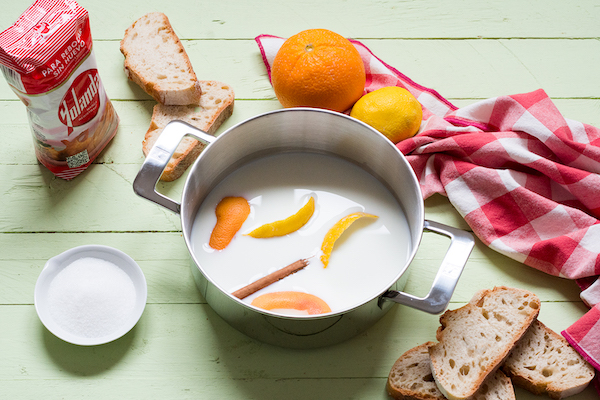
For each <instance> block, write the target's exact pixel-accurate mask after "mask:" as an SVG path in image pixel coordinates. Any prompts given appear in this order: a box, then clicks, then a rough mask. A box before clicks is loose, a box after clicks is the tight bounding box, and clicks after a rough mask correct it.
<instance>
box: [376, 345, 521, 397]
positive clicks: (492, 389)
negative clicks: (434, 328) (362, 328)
mask: <svg viewBox="0 0 600 400" xmlns="http://www.w3.org/2000/svg"><path fill="white" fill-rule="evenodd" d="M433 345H434V343H433V342H426V343H423V344H422V345H420V346H417V347H414V348H412V349H410V350H408V351H407V352H406V353H404V354H403V355H402V356H400V358H398V360H397V361H396V362H395V363H394V366H393V367H392V369H391V371H390V374H389V376H388V380H387V391H388V393H389V395H390V396H392V397H393V398H395V399H398V400H445V399H446V398H445V397H444V395H443V394H442V392H440V390H439V389H438V387H437V386H436V384H435V381H434V379H433V376H432V374H431V362H430V359H429V351H428V349H429V347H431V346H433ZM473 399H474V400H515V391H514V389H513V385H512V382H511V381H510V379H509V378H508V377H507V376H506V375H504V373H502V371H500V370H498V371H496V373H495V374H494V375H492V376H491V377H490V378H489V379H488V380H486V381H485V382H484V383H483V384H482V385H481V387H480V388H479V390H478V391H477V392H476V393H475V395H474V397H473Z"/></svg>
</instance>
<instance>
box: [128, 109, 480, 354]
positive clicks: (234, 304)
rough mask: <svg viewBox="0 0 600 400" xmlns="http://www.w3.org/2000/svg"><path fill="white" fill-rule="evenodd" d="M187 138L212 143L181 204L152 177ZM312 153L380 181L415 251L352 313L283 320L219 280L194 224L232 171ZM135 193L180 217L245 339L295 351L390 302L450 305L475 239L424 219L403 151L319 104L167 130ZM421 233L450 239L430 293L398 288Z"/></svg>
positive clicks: (346, 331) (427, 307)
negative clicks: (207, 128)
mask: <svg viewBox="0 0 600 400" xmlns="http://www.w3.org/2000/svg"><path fill="white" fill-rule="evenodd" d="M186 135H190V136H192V137H195V138H196V139H198V140H200V141H202V142H205V143H207V144H208V146H207V147H206V148H205V149H204V151H203V152H202V153H201V155H200V157H198V159H197V160H196V162H195V164H194V165H193V166H192V167H191V170H190V171H189V175H188V178H187V180H186V182H185V186H184V189H183V193H182V198H181V203H178V202H176V201H174V200H172V199H169V198H168V197H166V196H164V195H162V194H160V193H158V192H157V191H156V189H155V187H156V183H157V182H158V179H159V177H160V175H161V173H162V171H163V169H164V167H165V166H166V164H167V162H168V160H169V158H170V157H171V154H172V153H173V152H174V151H175V149H176V147H177V145H178V144H179V142H180V141H181V139H182V138H183V137H184V136H186ZM290 151H293V152H299V151H300V152H313V153H321V154H328V155H332V156H336V157H341V158H343V159H345V160H349V161H351V162H353V163H355V164H356V165H358V166H360V167H362V168H363V169H364V170H366V171H367V172H369V173H371V174H372V175H373V176H375V177H376V178H377V179H379V180H380V181H381V182H382V183H383V184H384V185H385V186H386V187H387V188H388V189H389V191H390V192H391V193H392V194H393V195H394V197H395V198H396V199H397V201H398V203H399V204H400V206H401V207H402V209H403V210H404V211H405V214H406V217H407V219H408V224H409V227H410V236H411V241H412V243H413V247H412V249H411V250H410V254H409V257H408V260H407V261H406V262H405V263H403V264H402V263H399V265H398V273H397V275H396V276H395V278H394V279H393V280H392V281H390V282H389V290H387V291H385V292H384V293H373V294H372V296H371V297H370V299H369V300H368V301H365V302H364V303H363V304H361V305H359V306H356V307H353V308H351V309H347V310H342V311H339V312H334V313H329V314H324V315H317V316H284V315H280V314H276V313H272V312H270V311H265V310H261V309H258V308H256V307H253V306H250V305H248V304H246V303H244V302H242V301H240V300H238V299H237V298H235V297H233V296H232V295H231V294H229V293H227V292H226V291H224V290H223V289H222V288H220V287H219V286H218V285H216V284H215V283H214V281H213V280H212V279H211V277H210V276H208V275H207V274H206V272H205V271H204V269H203V268H202V265H201V264H200V263H199V262H198V260H197V258H196V256H195V254H194V253H193V251H192V246H191V242H190V236H191V231H192V224H193V222H194V219H195V216H196V213H197V211H198V209H199V208H200V205H201V204H202V202H203V200H204V199H205V198H206V197H207V195H208V194H209V193H210V191H211V190H212V189H213V188H214V187H215V186H216V185H217V184H218V183H219V182H221V181H222V180H223V179H224V178H225V177H226V176H227V175H229V174H230V173H231V172H233V171H234V170H236V169H237V168H239V167H240V166H242V165H243V164H245V163H247V162H249V161H252V160H255V159H257V158H260V157H264V156H268V155H272V154H275V153H282V152H290ZM133 188H134V191H135V192H136V193H137V194H138V195H140V196H142V197H144V198H146V199H148V200H151V201H153V202H155V203H157V204H159V205H161V206H163V207H166V208H167V209H169V210H171V211H173V212H176V213H179V214H180V215H181V226H182V230H183V236H184V238H185V242H186V245H187V247H188V251H189V252H190V255H191V258H192V272H193V276H194V279H195V281H196V284H197V286H198V288H199V290H200V292H201V293H202V295H203V296H204V298H205V299H206V301H207V302H208V304H209V305H210V306H211V307H212V308H213V309H214V310H215V311H216V313H217V314H219V315H220V316H221V317H222V318H223V319H224V320H226V321H227V322H228V323H229V324H230V325H231V326H233V327H235V328H237V329H238V330H240V331H241V332H243V333H245V334H247V335H248V336H251V337H254V338H256V339H258V340H261V341H263V342H267V343H271V344H275V345H279V346H284V347H295V348H308V347H319V346H325V345H329V344H333V343H337V342H341V341H343V340H345V339H348V338H350V337H352V336H355V335H356V334H358V333H360V332H363V331H364V330H365V329H367V328H368V327H370V326H371V325H372V324H374V323H375V322H376V321H377V320H378V319H380V318H381V317H382V316H383V315H384V314H385V313H386V312H387V311H388V310H389V309H390V307H391V306H392V305H393V304H394V303H400V304H404V305H407V306H410V307H413V308H416V309H419V310H422V311H425V312H428V313H432V314H438V313H441V312H442V311H444V310H445V309H446V307H447V306H448V303H449V301H450V298H451V296H452V294H453V292H454V288H455V287H456V284H457V282H458V279H459V277H460V275H461V273H462V270H463V268H464V265H465V263H466V262H467V259H468V257H469V254H470V253H471V250H472V248H473V245H474V241H473V236H472V235H471V234H470V233H468V232H465V231H463V230H459V229H455V228H452V227H449V226H446V225H443V224H440V223H436V222H433V221H427V220H425V219H424V204H423V199H422V196H421V191H420V188H419V183H418V181H417V178H416V176H415V174H414V172H413V170H412V168H411V166H410V165H409V164H408V162H407V160H406V158H405V157H404V156H403V154H402V153H401V152H400V151H398V149H397V148H396V147H395V146H394V145H393V144H392V143H391V142H390V141H389V140H387V139H386V138H385V137H384V136H383V135H381V134H380V133H379V132H377V131H376V130H374V129H372V128H371V127H369V126H368V125H366V124H363V123H362V122H360V121H358V120H356V119H354V118H351V117H348V116H346V115H344V114H340V113H336V112H331V111H326V110H322V109H310V108H293V109H283V110H277V111H273V112H268V113H265V114H262V115H259V116H256V117H254V118H250V119H248V120H246V121H244V122H241V123H239V124H238V125H236V126H233V127H231V128H230V129H228V130H227V131H226V132H224V133H222V134H221V135H219V136H218V138H215V137H214V136H211V135H209V134H207V133H205V132H202V131H199V130H197V129H195V128H193V127H191V126H189V125H187V124H185V123H183V122H181V121H174V122H171V123H170V124H169V125H167V127H166V128H165V129H164V131H163V132H162V134H161V135H160V137H159V139H158V140H157V142H156V144H155V145H154V147H153V148H152V150H151V151H150V153H149V154H148V156H147V158H146V160H145V162H144V163H143V165H142V167H141V169H140V171H139V173H138V175H137V177H136V179H135V181H134V183H133ZM424 230H427V231H432V232H436V233H439V234H442V235H445V236H448V237H449V238H450V239H451V241H450V246H449V248H448V251H447V254H446V256H445V257H444V259H443V260H442V262H441V265H440V268H439V271H438V272H437V275H436V277H435V279H434V282H433V284H432V287H431V289H430V291H429V293H428V294H427V296H425V297H424V298H419V297H416V296H413V295H410V294H408V293H404V292H402V291H401V290H402V289H403V287H404V284H405V282H406V279H407V275H408V274H406V273H405V272H406V270H407V268H408V266H409V264H410V262H411V261H412V259H413V258H414V256H415V253H416V252H417V249H418V246H419V243H420V241H421V237H422V233H423V231H424Z"/></svg>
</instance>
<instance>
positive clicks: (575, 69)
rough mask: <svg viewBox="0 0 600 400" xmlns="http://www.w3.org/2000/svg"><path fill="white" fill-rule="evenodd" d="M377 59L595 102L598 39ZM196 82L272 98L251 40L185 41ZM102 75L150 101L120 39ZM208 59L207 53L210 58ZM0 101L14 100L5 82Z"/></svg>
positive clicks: (504, 43) (454, 88)
mask: <svg viewBox="0 0 600 400" xmlns="http://www.w3.org/2000/svg"><path fill="white" fill-rule="evenodd" d="M363 42H364V43H365V45H367V46H368V47H369V48H370V49H371V50H372V51H373V52H374V53H375V54H376V55H377V56H378V57H380V58H381V59H382V60H384V61H385V62H387V63H388V64H390V65H392V66H393V67H395V68H396V69H398V70H399V71H400V72H402V73H404V74H405V75H407V76H408V77H409V78H411V79H412V80H414V81H415V82H417V83H419V84H421V85H423V86H426V87H430V88H432V89H435V90H437V91H438V92H439V93H440V94H441V95H442V96H444V97H447V98H448V99H461V98H467V99H481V98H488V97H494V96H499V95H504V94H515V93H523V92H528V91H532V90H536V89H539V88H543V89H544V90H546V91H547V92H548V94H549V95H550V96H551V97H553V98H597V97H598V95H597V94H598V92H599V91H600V72H599V71H598V69H597V68H594V66H595V65H598V64H600V42H599V41H598V40H595V39H584V40H559V39H548V40H532V39H512V40H504V39H502V40H376V39H368V40H364V41H363ZM184 46H185V47H186V50H187V51H188V54H189V56H190V60H191V62H192V65H193V66H194V70H195V72H196V74H197V76H198V77H199V79H205V80H218V81H222V82H225V83H227V84H229V85H231V86H232V87H233V89H234V91H235V93H236V99H275V96H274V92H273V89H272V88H271V85H270V83H269V81H268V78H267V74H266V70H265V68H264V64H263V63H262V60H261V57H260V54H259V50H258V46H257V45H256V43H255V42H254V40H195V41H184ZM95 53H96V59H97V61H98V70H99V72H100V76H101V78H102V80H103V82H104V86H105V88H106V91H107V93H108V94H109V96H110V97H111V98H112V99H119V100H136V99H141V100H143V99H146V100H150V99H151V98H150V97H149V96H148V95H147V94H145V93H144V92H142V90H141V89H140V88H139V87H138V86H137V85H135V84H134V83H132V82H129V81H128V80H127V78H126V76H125V73H124V72H123V56H122V54H121V53H120V51H119V42H118V41H106V42H103V41H98V42H95ZM207 55H209V56H207ZM0 99H2V100H16V95H15V94H14V93H12V91H11V90H10V89H9V86H8V85H7V84H6V83H5V82H4V83H2V84H0Z"/></svg>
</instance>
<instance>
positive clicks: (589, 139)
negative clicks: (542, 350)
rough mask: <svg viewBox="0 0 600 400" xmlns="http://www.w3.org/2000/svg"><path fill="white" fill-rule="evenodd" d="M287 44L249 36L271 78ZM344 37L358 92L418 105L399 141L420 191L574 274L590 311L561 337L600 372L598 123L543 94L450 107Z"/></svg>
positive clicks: (495, 244) (501, 241)
mask: <svg viewBox="0 0 600 400" xmlns="http://www.w3.org/2000/svg"><path fill="white" fill-rule="evenodd" d="M284 40H285V39H283V38H280V37H276V36H271V35H260V36H258V37H257V38H256V42H257V43H258V46H259V49H260V51H261V54H262V56H263V60H264V63H265V66H266V69H267V73H268V74H269V78H270V74H271V64H272V62H273V59H274V57H275V55H276V54H277V50H278V49H279V47H280V46H281V44H282V43H283V42H284ZM351 42H352V43H353V44H354V46H355V47H356V48H357V50H358V51H359V53H360V54H361V56H362V59H363V62H364V64H365V69H366V73H367V80H366V84H365V93H368V92H371V91H373V90H376V89H379V88H381V87H384V86H400V87H404V88H406V89H407V90H409V91H410V92H411V93H412V94H413V95H414V96H415V97H416V98H417V99H418V100H419V102H420V103H421V105H422V107H423V122H422V124H421V128H420V130H419V132H418V134H417V135H416V136H415V137H413V138H411V139H407V140H404V141H402V142H400V143H399V144H398V145H397V147H398V149H399V150H401V151H402V153H403V154H405V155H406V158H407V159H408V161H409V162H410V164H411V166H412V167H413V169H414V171H415V173H416V175H417V177H418V179H419V182H420V186H421V190H422V192H423V197H424V198H428V197H429V196H431V195H433V194H434V193H440V194H442V195H444V196H447V197H448V199H449V201H450V202H451V203H452V205H453V206H454V207H455V208H456V210H457V211H458V212H459V213H460V214H461V215H462V216H463V218H464V219H465V221H466V222H467V223H468V224H469V226H470V227H471V229H472V230H473V232H474V233H475V234H476V235H477V236H478V237H479V239H481V241H483V242H484V243H485V244H486V245H488V246H489V247H490V248H492V249H494V250H496V251H498V252H500V253H502V254H504V255H506V256H508V257H511V258H513V259H515V260H517V261H519V262H522V263H524V264H526V265H528V266H531V267H533V268H536V269H538V270H541V271H544V272H546V273H548V274H551V275H555V276H560V277H563V278H567V279H574V280H577V282H578V283H579V284H580V286H581V288H582V300H583V301H584V302H585V303H586V304H587V305H588V306H589V307H592V309H591V310H590V311H589V312H588V313H587V314H586V315H585V317H583V318H581V320H579V321H577V322H576V323H575V324H574V325H573V326H571V327H570V328H569V329H567V330H566V331H565V332H563V335H564V336H565V337H566V338H567V339H568V340H570V341H571V343H572V344H574V345H575V347H576V348H577V349H578V350H579V351H580V352H581V353H582V355H583V356H584V357H585V358H586V359H587V360H589V361H590V362H591V363H592V364H593V365H594V366H595V367H596V369H600V364H599V363H600V345H599V344H600V311H599V310H600V308H599V307H600V303H599V301H600V281H599V280H598V276H599V275H600V221H599V220H598V219H599V218H600V129H598V128H595V127H593V126H590V125H587V124H583V123H581V122H576V121H573V120H569V119H566V118H564V117H563V116H562V115H561V113H560V112H559V111H558V109H557V108H556V106H555V105H554V104H553V102H552V100H551V99H550V98H549V97H548V95H547V94H546V93H545V92H544V91H543V90H537V91H534V92H531V93H524V94H516V95H510V96H500V97H496V98H491V99H487V100H483V101H479V102H476V103H474V104H472V105H469V106H466V107H462V108H458V107H455V106H454V105H453V104H451V103H450V102H449V101H448V100H446V99H444V98H443V97H442V96H441V95H440V94H439V93H437V92H436V91H435V90H432V89H429V88H426V87H424V86H421V85H419V84H417V83H415V82H413V81H412V80H411V79H409V78H408V77H407V76H405V75H404V74H402V73H401V72H399V71H398V70H396V69H395V68H393V67H391V66H390V65H388V64H386V63H385V62H383V61H382V60H381V59H379V58H378V57H376V56H375V55H374V54H373V53H372V52H371V51H370V50H369V49H368V48H367V47H366V46H364V45H363V44H362V43H361V42H359V41H356V40H351ZM583 332H585V334H583Z"/></svg>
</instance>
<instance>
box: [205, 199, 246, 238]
mask: <svg viewBox="0 0 600 400" xmlns="http://www.w3.org/2000/svg"><path fill="white" fill-rule="evenodd" d="M215 214H216V216H217V223H216V224H215V227H214V228H213V230H212V233H211V235H210V240H209V242H208V244H209V246H210V247H212V248H213V249H216V250H223V249H224V248H225V247H227V246H228V245H229V243H230V242H231V239H233V237H234V236H235V234H236V233H237V231H239V230H240V228H241V227H242V225H243V224H244V222H245V221H246V218H248V215H249V214H250V205H249V204H248V201H247V200H246V199H245V198H243V197H231V196H228V197H224V198H223V199H222V200H221V201H220V202H219V204H217V207H216V209H215Z"/></svg>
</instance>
